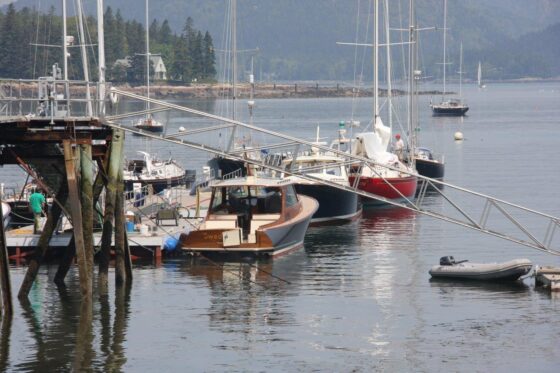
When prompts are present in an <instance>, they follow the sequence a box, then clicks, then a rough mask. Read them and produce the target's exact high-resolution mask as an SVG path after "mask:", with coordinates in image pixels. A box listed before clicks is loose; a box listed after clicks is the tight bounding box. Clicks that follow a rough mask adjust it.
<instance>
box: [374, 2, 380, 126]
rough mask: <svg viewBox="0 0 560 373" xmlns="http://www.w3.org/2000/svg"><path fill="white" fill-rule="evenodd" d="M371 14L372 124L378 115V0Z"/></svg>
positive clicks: (375, 121)
mask: <svg viewBox="0 0 560 373" xmlns="http://www.w3.org/2000/svg"><path fill="white" fill-rule="evenodd" d="M373 11H374V16H373V125H374V126H375V124H376V123H377V118H378V117H379V32H378V29H377V28H378V26H379V0H374V9H373Z"/></svg>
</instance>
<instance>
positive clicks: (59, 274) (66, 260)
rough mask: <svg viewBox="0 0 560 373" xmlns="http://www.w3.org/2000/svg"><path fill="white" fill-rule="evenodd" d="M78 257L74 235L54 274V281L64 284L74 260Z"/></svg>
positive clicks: (59, 284) (60, 284)
mask: <svg viewBox="0 0 560 373" xmlns="http://www.w3.org/2000/svg"><path fill="white" fill-rule="evenodd" d="M75 257H76V246H75V245H74V237H72V239H71V240H70V243H69V244H68V248H67V249H66V251H65V252H64V256H63V257H62V259H60V263H59V265H58V269H57V271H56V274H55V275H54V283H55V284H57V285H58V286H64V279H65V278H66V275H67V274H68V271H69V270H70V267H71V266H72V262H73V261H74V258H75Z"/></svg>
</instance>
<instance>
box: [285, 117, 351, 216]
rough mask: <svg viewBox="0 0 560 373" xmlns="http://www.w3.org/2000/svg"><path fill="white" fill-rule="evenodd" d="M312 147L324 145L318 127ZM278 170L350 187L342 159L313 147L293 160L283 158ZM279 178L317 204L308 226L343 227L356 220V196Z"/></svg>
mask: <svg viewBox="0 0 560 373" xmlns="http://www.w3.org/2000/svg"><path fill="white" fill-rule="evenodd" d="M315 144H317V145H320V146H326V145H327V143H326V142H322V141H320V137H319V126H317V136H316V140H315ZM281 167H282V168H284V169H286V170H289V169H293V170H297V171H298V172H301V173H303V174H305V175H309V176H312V177H314V178H316V179H319V180H324V181H327V182H330V183H335V184H339V185H342V186H345V187H350V183H349V181H348V173H347V170H346V165H345V164H344V158H341V157H339V156H337V155H335V154H333V153H331V152H324V151H320V150H319V148H317V147H311V151H310V152H305V153H304V154H298V155H297V157H286V158H285V159H284V160H282V163H281ZM281 177H282V178H283V179H289V180H292V181H294V182H295V188H296V192H297V193H298V194H304V195H306V196H309V197H311V198H314V199H315V200H317V202H319V209H318V210H317V211H316V212H315V214H313V217H312V219H311V224H312V225H326V224H338V223H347V222H351V221H353V220H355V219H357V218H358V217H359V216H360V215H361V213H362V206H361V204H360V203H359V202H358V195H357V194H356V193H353V192H349V191H347V190H342V189H339V188H334V187H332V186H330V185H322V184H320V183H318V182H316V181H311V180H306V179H302V178H300V177H298V176H288V175H285V174H283V175H282V176H281Z"/></svg>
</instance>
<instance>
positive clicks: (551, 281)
mask: <svg viewBox="0 0 560 373" xmlns="http://www.w3.org/2000/svg"><path fill="white" fill-rule="evenodd" d="M535 286H542V287H543V288H545V289H549V290H550V291H554V292H557V291H560V267H552V266H543V267H537V268H536V269H535Z"/></svg>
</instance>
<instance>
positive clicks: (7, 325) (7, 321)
mask: <svg viewBox="0 0 560 373" xmlns="http://www.w3.org/2000/svg"><path fill="white" fill-rule="evenodd" d="M1 319H2V320H1V321H2V326H1V327H0V332H1V334H0V371H2V372H7V371H8V366H9V365H10V336H11V334H12V318H11V317H6V316H3V317H2V318H1Z"/></svg>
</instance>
